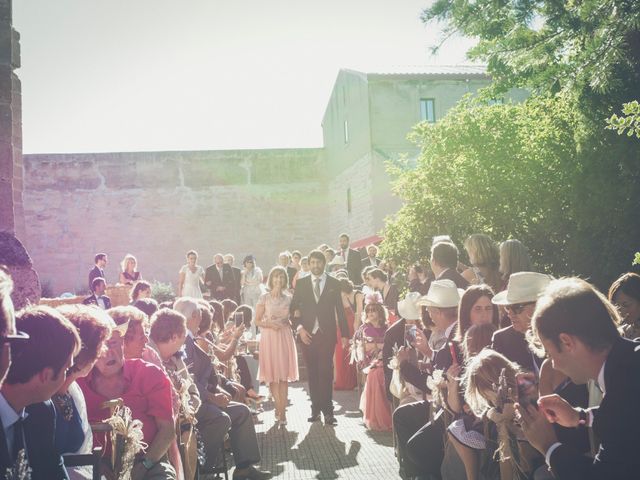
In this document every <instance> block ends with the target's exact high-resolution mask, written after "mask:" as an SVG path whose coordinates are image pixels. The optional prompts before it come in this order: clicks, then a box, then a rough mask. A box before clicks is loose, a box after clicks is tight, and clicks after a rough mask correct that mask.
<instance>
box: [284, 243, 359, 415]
mask: <svg viewBox="0 0 640 480" xmlns="http://www.w3.org/2000/svg"><path fill="white" fill-rule="evenodd" d="M325 262H326V260H325V257H324V255H323V254H322V252H321V251H319V250H313V251H312V252H311V253H310V254H309V268H310V270H311V275H308V276H306V277H304V278H302V279H300V280H298V283H297V284H296V289H295V292H294V294H293V299H292V301H291V314H292V315H293V324H294V327H295V328H296V330H297V332H298V337H299V338H300V341H301V342H302V345H301V349H302V355H303V357H304V361H305V365H306V367H307V373H308V377H309V396H310V397H311V417H309V421H310V422H315V421H317V420H319V419H320V412H322V413H323V415H324V421H325V424H327V425H336V423H337V422H336V420H335V417H334V416H333V402H332V393H333V353H334V350H335V347H336V336H337V335H336V333H337V332H336V318H337V323H338V326H339V327H340V333H341V336H342V346H343V348H346V347H347V345H348V343H349V337H350V335H349V326H348V324H347V319H346V317H345V314H344V307H343V305H342V295H341V293H340V291H341V289H340V282H339V281H338V280H336V279H335V278H334V277H332V276H331V275H327V274H326V273H325V270H324V269H325Z"/></svg>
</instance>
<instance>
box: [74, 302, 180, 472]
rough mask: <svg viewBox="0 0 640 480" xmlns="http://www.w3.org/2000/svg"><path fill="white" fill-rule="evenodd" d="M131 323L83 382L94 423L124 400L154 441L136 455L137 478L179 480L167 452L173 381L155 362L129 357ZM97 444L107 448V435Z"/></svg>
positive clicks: (146, 438) (146, 436)
mask: <svg viewBox="0 0 640 480" xmlns="http://www.w3.org/2000/svg"><path fill="white" fill-rule="evenodd" d="M123 308H131V309H133V310H135V309H134V308H133V307H123ZM127 327H128V325H127V324H126V323H125V324H123V325H120V327H119V328H117V329H114V330H113V331H112V332H111V337H110V338H109V339H108V340H107V343H106V348H105V349H103V350H102V352H101V354H100V356H99V357H98V361H97V362H96V365H95V366H94V368H93V370H91V372H90V373H89V375H88V376H87V377H85V378H81V379H79V380H78V384H79V385H80V388H81V389H82V392H83V393H84V397H85V400H86V402H87V413H88V416H89V421H90V422H92V423H94V422H102V421H105V420H107V419H108V418H109V417H110V415H111V414H110V412H109V409H108V408H106V407H105V405H104V404H105V402H107V401H109V400H115V399H118V398H121V399H122V401H123V403H124V405H125V406H127V407H129V408H130V409H131V413H132V416H133V418H135V419H138V420H140V421H141V422H142V423H143V426H142V432H143V434H144V439H143V440H144V442H145V443H146V444H147V445H148V448H147V449H146V450H145V451H144V453H142V454H139V455H138V457H137V458H136V461H135V464H134V466H133V469H132V471H131V478H132V479H133V480H140V479H151V478H153V479H154V480H175V479H176V472H175V470H174V468H173V466H171V463H170V462H169V459H168V456H167V451H168V449H169V447H170V446H171V444H172V442H174V441H175V426H174V421H173V406H172V397H171V389H172V387H171V381H170V380H169V378H168V377H167V376H166V375H165V373H164V372H163V371H162V370H161V369H160V368H159V367H157V366H155V365H152V364H150V363H147V362H145V361H144V360H141V359H139V358H132V359H126V360H125V357H124V351H123V338H124V335H123V332H122V330H124V331H126V329H127ZM94 442H95V443H97V444H99V445H102V446H107V445H106V439H105V437H104V436H103V435H101V434H95V435H94ZM106 450H110V448H107V449H106ZM107 453H108V452H107Z"/></svg>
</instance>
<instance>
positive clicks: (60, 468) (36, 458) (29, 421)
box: [0, 400, 69, 480]
mask: <svg viewBox="0 0 640 480" xmlns="http://www.w3.org/2000/svg"><path fill="white" fill-rule="evenodd" d="M25 410H26V413H27V417H26V418H25V420H24V426H23V431H24V440H25V446H26V452H27V457H28V462H29V467H31V469H32V471H31V479H32V480H63V479H65V480H68V478H69V477H68V476H67V471H66V470H65V468H64V465H63V463H62V457H61V456H60V455H59V454H58V453H56V448H55V439H54V437H55V423H56V422H55V415H56V413H55V407H54V406H53V403H52V402H51V401H50V400H47V401H46V402H42V403H34V404H33V405H29V406H28V407H27V408H26V409H25ZM14 428H15V427H14ZM13 465H14V459H13V458H12V457H11V456H10V455H9V451H8V448H7V441H6V438H5V436H4V428H3V426H2V422H0V471H2V472H6V469H7V468H10V467H12V466H13ZM2 478H4V476H3V477H2Z"/></svg>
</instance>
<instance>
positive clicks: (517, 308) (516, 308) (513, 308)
mask: <svg viewBox="0 0 640 480" xmlns="http://www.w3.org/2000/svg"><path fill="white" fill-rule="evenodd" d="M535 303H536V302H525V303H514V304H513V305H505V307H504V309H505V310H506V311H507V312H508V313H513V314H514V315H519V314H520V313H522V311H523V310H524V309H525V307H527V305H533V304H535Z"/></svg>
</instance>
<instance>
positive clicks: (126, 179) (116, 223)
mask: <svg viewBox="0 0 640 480" xmlns="http://www.w3.org/2000/svg"><path fill="white" fill-rule="evenodd" d="M323 165H324V163H323V158H322V150H321V149H300V150H246V151H226V152H225V151H214V152H163V153H158V152H151V153H112V154H67V155H25V157H24V172H25V177H24V181H25V191H24V211H25V219H26V224H27V232H28V234H27V239H26V243H27V245H28V247H29V251H30V253H31V255H32V258H33V262H34V266H35V268H36V269H37V271H38V272H39V275H40V278H41V279H42V280H43V281H44V282H48V283H50V285H51V286H52V288H53V290H54V293H56V294H59V293H60V292H63V291H74V290H76V291H77V290H80V289H85V288H86V283H87V275H88V271H89V269H90V268H91V267H92V265H93V255H94V254H95V253H97V252H101V251H104V252H106V253H108V254H109V261H110V263H109V265H108V266H107V269H106V276H107V280H108V282H110V283H115V282H116V281H117V276H118V272H119V267H118V265H116V262H119V261H120V260H121V259H122V258H123V257H124V255H125V254H126V253H128V252H130V253H132V254H133V255H135V256H136V257H137V258H138V263H139V268H140V270H141V272H142V275H143V277H144V278H146V279H158V280H161V281H165V282H172V283H173V284H174V286H175V285H176V283H177V277H178V270H179V268H180V267H181V266H182V265H183V264H184V263H185V260H184V255H185V253H186V252H187V251H188V250H189V249H192V248H193V249H196V250H197V251H198V253H199V254H200V259H199V263H200V264H201V265H203V266H206V265H208V264H210V263H211V260H212V256H213V254H215V253H217V252H222V253H227V252H230V253H233V254H234V255H235V257H236V265H239V263H240V261H241V259H242V257H243V256H244V255H245V254H247V253H253V254H254V255H256V257H257V262H258V265H259V266H260V267H262V269H263V270H265V271H268V270H269V268H270V267H271V266H273V265H274V264H275V261H276V256H277V253H278V252H280V251H281V250H283V249H286V248H289V249H294V248H297V249H301V250H302V251H308V250H309V249H311V248H312V247H315V246H317V245H318V244H319V243H321V242H331V243H335V242H334V241H333V240H334V239H333V238H332V237H331V236H330V235H329V224H330V222H329V219H328V214H329V209H328V208H327V202H328V200H327V198H328V197H327V187H326V180H325V178H324V173H323V172H324V168H323Z"/></svg>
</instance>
